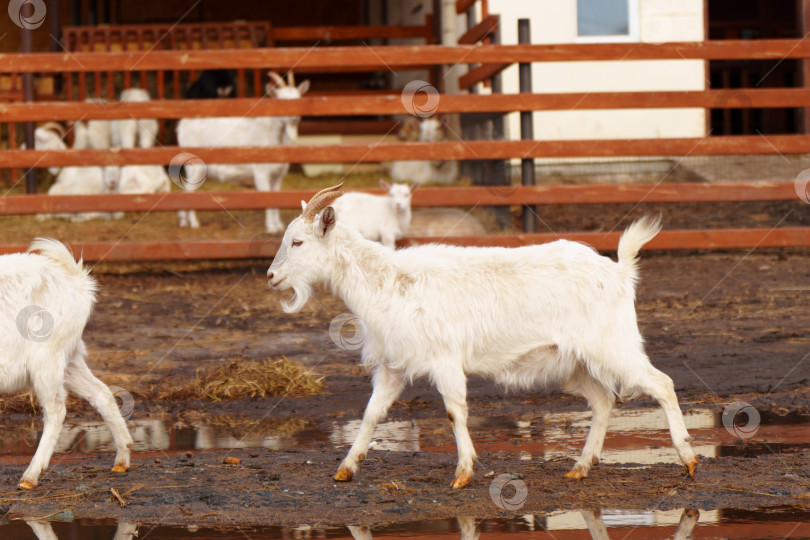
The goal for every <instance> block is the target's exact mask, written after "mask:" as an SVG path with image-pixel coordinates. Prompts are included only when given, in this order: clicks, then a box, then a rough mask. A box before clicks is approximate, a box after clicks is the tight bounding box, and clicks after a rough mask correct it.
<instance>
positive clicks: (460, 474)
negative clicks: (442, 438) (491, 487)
mask: <svg viewBox="0 0 810 540" xmlns="http://www.w3.org/2000/svg"><path fill="white" fill-rule="evenodd" d="M434 379H435V380H436V389H437V390H438V391H439V393H440V394H441V395H442V399H443V400H444V407H445V409H447V419H448V420H450V423H451V424H453V435H454V436H455V438H456V446H457V447H458V466H457V467H456V476H455V478H453V483H452V484H451V485H450V487H452V488H453V489H458V488H463V487H464V486H467V485H469V484H470V482H472V478H473V461H474V460H475V459H476V457H477V456H476V455H475V448H474V447H473V443H472V439H471V438H470V432H469V431H468V430H467V377H466V376H465V375H464V372H463V371H462V370H461V368H458V369H446V370H444V372H443V373H441V374H440V375H436V374H434Z"/></svg>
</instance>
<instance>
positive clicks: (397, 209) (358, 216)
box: [302, 180, 419, 249]
mask: <svg viewBox="0 0 810 540" xmlns="http://www.w3.org/2000/svg"><path fill="white" fill-rule="evenodd" d="M380 186H381V187H382V188H384V189H386V190H388V194H387V195H370V194H368V193H347V194H346V195H344V196H343V197H341V198H340V199H338V200H336V201H335V204H334V205H333V206H334V208H335V211H337V213H338V215H339V216H340V222H341V223H343V224H344V225H346V226H347V227H350V228H352V229H354V230H356V231H358V232H359V233H360V234H362V235H363V237H364V238H368V239H369V240H373V241H375V242H380V243H382V245H384V246H386V247H390V248H391V249H394V248H395V247H396V241H397V240H399V239H400V238H402V237H403V236H405V235H406V234H407V233H408V228H409V227H410V225H411V193H413V192H414V191H416V189H417V188H418V187H419V184H414V185H413V186H410V187H409V186H408V185H407V184H388V183H387V182H385V181H383V180H380ZM302 203H303V201H302Z"/></svg>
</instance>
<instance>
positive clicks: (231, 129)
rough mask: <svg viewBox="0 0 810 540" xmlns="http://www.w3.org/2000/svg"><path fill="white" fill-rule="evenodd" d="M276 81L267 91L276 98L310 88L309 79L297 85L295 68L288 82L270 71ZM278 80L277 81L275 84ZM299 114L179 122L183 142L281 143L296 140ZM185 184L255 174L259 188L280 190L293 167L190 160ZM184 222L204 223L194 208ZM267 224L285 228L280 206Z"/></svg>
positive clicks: (184, 214) (185, 214) (267, 217)
mask: <svg viewBox="0 0 810 540" xmlns="http://www.w3.org/2000/svg"><path fill="white" fill-rule="evenodd" d="M270 78H271V79H273V83H268V85H267V87H266V89H267V94H268V95H270V96H271V97H274V98H276V99H298V98H300V97H301V96H302V95H304V94H305V93H306V91H307V90H308V89H309V81H308V80H307V81H304V82H302V83H301V84H299V85H298V86H296V85H295V78H294V76H293V74H292V72H290V73H289V75H288V83H285V82H284V79H282V78H281V76H280V75H279V74H278V73H275V72H272V71H271V72H270ZM274 83H275V84H274ZM299 120H300V117H298V116H277V117H272V116H263V117H255V118H251V117H241V118H237V117H228V118H185V119H183V120H180V122H179V123H178V124H177V143H178V145H179V146H191V147H194V146H197V147H200V146H203V147H209V148H210V147H214V148H220V147H229V146H279V145H283V144H293V143H294V142H295V140H296V139H297V138H298V122H299ZM185 169H186V179H187V181H186V182H184V187H185V189H186V191H193V190H195V189H197V188H198V187H199V186H200V185H201V184H202V182H203V181H204V180H205V177H206V175H207V176H209V177H213V178H216V179H217V180H220V181H240V180H245V179H248V178H253V183H254V185H255V186H256V189H258V190H259V191H278V190H279V189H281V180H282V179H283V178H284V176H285V175H286V174H287V171H288V170H289V169H290V164H289V163H253V164H249V163H246V164H238V165H215V164H208V165H202V164H187V165H185ZM179 217H180V226H181V227H186V226H191V227H192V228H196V227H199V226H200V222H199V221H198V220H197V214H196V213H195V212H194V210H181V211H180V212H179ZM264 224H265V228H266V229H267V232H269V233H278V232H281V231H282V230H284V224H283V223H282V222H281V217H280V215H279V211H278V209H275V208H273V209H268V210H267V211H266V212H265V223H264Z"/></svg>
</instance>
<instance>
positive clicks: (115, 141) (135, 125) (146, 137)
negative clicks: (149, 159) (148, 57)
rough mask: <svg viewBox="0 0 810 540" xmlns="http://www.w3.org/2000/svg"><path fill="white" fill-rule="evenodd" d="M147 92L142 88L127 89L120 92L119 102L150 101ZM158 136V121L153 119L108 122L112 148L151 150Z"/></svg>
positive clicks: (127, 119) (128, 119)
mask: <svg viewBox="0 0 810 540" xmlns="http://www.w3.org/2000/svg"><path fill="white" fill-rule="evenodd" d="M150 99H151V98H150V97H149V92H147V91H146V90H144V89H142V88H127V89H126V90H123V91H121V95H120V96H119V100H120V101H121V102H124V103H127V102H145V101H150ZM157 134H158V121H157V120H156V119H154V118H139V119H136V118H125V119H120V120H110V144H111V147H112V148H135V147H136V146H137V147H139V148H152V147H153V146H155V141H156V140H157Z"/></svg>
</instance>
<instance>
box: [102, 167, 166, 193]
mask: <svg viewBox="0 0 810 540" xmlns="http://www.w3.org/2000/svg"><path fill="white" fill-rule="evenodd" d="M112 169H114V171H110V172H112V173H113V174H107V175H106V177H105V182H106V184H107V189H108V190H109V191H110V192H112V193H123V194H129V195H134V194H138V193H168V192H169V191H171V180H170V179H169V175H168V173H166V169H164V168H163V166H161V165H124V166H123V167H113V168H112Z"/></svg>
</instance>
